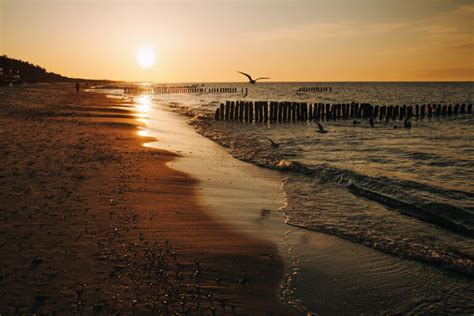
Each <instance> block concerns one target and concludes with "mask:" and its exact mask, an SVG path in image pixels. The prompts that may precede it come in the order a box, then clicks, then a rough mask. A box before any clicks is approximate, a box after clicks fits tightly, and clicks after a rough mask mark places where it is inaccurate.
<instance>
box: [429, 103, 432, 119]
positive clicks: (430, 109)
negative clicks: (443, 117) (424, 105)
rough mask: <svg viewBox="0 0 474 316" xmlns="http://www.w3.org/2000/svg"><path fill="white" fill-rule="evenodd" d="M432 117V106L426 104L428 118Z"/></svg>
mask: <svg viewBox="0 0 474 316" xmlns="http://www.w3.org/2000/svg"><path fill="white" fill-rule="evenodd" d="M432 116H433V106H432V104H431V103H430V104H428V117H429V118H431V117H432Z"/></svg>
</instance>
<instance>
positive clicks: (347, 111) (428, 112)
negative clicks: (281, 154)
mask: <svg viewBox="0 0 474 316" xmlns="http://www.w3.org/2000/svg"><path fill="white" fill-rule="evenodd" d="M467 113H472V104H465V103H463V104H450V105H444V104H422V105H419V104H416V105H390V106H385V105H383V106H379V105H371V104H369V103H354V102H352V103H338V104H331V103H313V104H311V103H309V104H308V103H306V102H268V101H255V102H253V101H226V103H225V104H224V103H222V104H220V106H219V107H218V108H217V109H216V112H215V116H214V118H215V119H216V120H222V121H224V120H225V121H242V122H301V121H313V120H314V121H329V120H344V119H370V118H372V119H373V120H376V121H386V122H388V121H390V120H393V121H395V120H404V119H406V118H407V119H411V118H416V119H423V118H425V117H426V118H431V117H446V116H452V115H458V114H467Z"/></svg>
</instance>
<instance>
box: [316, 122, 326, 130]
mask: <svg viewBox="0 0 474 316" xmlns="http://www.w3.org/2000/svg"><path fill="white" fill-rule="evenodd" d="M316 124H318V127H319V131H320V132H325V130H324V127H323V126H322V125H321V123H319V122H316Z"/></svg>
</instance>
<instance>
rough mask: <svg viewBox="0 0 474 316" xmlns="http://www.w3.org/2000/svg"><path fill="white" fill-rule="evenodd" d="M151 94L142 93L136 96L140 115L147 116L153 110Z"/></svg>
mask: <svg viewBox="0 0 474 316" xmlns="http://www.w3.org/2000/svg"><path fill="white" fill-rule="evenodd" d="M151 103H152V100H151V96H150V95H149V94H144V95H140V96H138V97H137V98H136V106H135V108H136V110H137V112H138V115H139V116H140V117H147V115H148V112H150V110H151Z"/></svg>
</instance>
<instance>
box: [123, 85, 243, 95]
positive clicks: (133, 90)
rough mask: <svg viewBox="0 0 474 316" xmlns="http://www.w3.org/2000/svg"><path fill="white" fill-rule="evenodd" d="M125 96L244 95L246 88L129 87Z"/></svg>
mask: <svg viewBox="0 0 474 316" xmlns="http://www.w3.org/2000/svg"><path fill="white" fill-rule="evenodd" d="M123 90H124V93H125V94H140V93H144V94H175V93H182V94H186V93H187V94H190V93H238V92H240V93H242V94H243V93H244V92H245V88H240V89H239V88H235V87H199V86H163V87H150V88H148V87H128V88H124V89H123Z"/></svg>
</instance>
